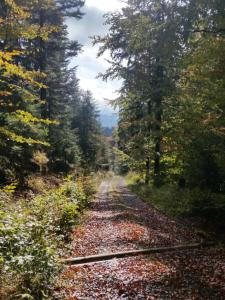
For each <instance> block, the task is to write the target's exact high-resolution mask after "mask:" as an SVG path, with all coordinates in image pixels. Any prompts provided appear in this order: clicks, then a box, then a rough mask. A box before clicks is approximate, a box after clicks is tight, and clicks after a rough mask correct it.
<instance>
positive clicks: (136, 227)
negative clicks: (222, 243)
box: [58, 180, 225, 300]
mask: <svg viewBox="0 0 225 300" xmlns="http://www.w3.org/2000/svg"><path fill="white" fill-rule="evenodd" d="M112 186H113V188H112ZM196 241H199V237H198V236H196V235H195V234H194V233H193V231H192V230H191V229H188V228H187V227H185V226H183V225H181V224H179V223H176V222H174V221H173V220H171V219H169V218H167V217H166V216H164V215H163V214H161V213H160V212H158V211H157V210H155V209H154V208H152V207H150V206H148V205H147V204H145V203H144V202H142V201H141V200H140V199H138V198H137V196H135V195H134V194H132V193H131V192H130V191H129V190H128V189H126V188H125V187H124V184H123V181H122V180H120V181H117V182H116V183H115V181H113V180H112V181H111V182H110V181H106V182H103V183H102V185H101V187H100V192H99V195H98V197H97V199H96V201H95V202H93V204H92V208H91V210H90V211H89V212H88V215H87V217H86V218H85V222H84V224H83V225H82V226H80V227H78V228H77V229H76V230H75V231H74V242H73V249H74V250H73V256H74V257H76V256H86V255H91V254H103V253H107V252H116V251H121V250H132V249H143V248H147V247H153V246H154V247H155V246H167V245H178V244H184V243H190V242H196ZM61 281H62V283H63V284H62V287H60V288H59V291H58V296H59V297H60V298H61V299H70V300H72V299H74V300H75V299H113V300H114V299H115V300H118V299H132V300H133V299H185V300H188V299H212V300H214V299H215V300H216V299H218V300H219V299H221V300H222V299H225V252H224V251H223V250H221V249H218V248H217V249H216V248H211V249H202V250H191V251H190V250H189V251H184V252H178V253H168V254H165V253H164V254H157V255H154V256H148V257H146V256H145V257H144V256H141V257H132V258H125V259H114V260H111V261H107V262H103V263H102V262H101V263H95V264H91V265H90V264H89V265H83V266H74V267H68V268H67V269H66V271H65V272H64V273H63V274H62V278H61Z"/></svg>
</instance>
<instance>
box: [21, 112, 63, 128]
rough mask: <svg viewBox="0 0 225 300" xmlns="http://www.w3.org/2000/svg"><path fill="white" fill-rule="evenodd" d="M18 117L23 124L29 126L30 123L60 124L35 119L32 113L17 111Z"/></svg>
mask: <svg viewBox="0 0 225 300" xmlns="http://www.w3.org/2000/svg"><path fill="white" fill-rule="evenodd" d="M16 117H17V118H18V119H20V120H21V121H22V122H23V123H25V124H29V123H43V124H47V125H50V124H58V122H57V121H53V120H49V119H41V118H36V117H34V116H33V115H32V114H31V113H29V112H27V111H23V110H17V111H16Z"/></svg>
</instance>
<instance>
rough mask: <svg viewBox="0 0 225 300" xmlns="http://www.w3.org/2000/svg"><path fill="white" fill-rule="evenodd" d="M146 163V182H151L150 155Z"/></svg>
mask: <svg viewBox="0 0 225 300" xmlns="http://www.w3.org/2000/svg"><path fill="white" fill-rule="evenodd" d="M145 165H146V174H145V183H146V184H149V181H150V157H147V159H146V163H145Z"/></svg>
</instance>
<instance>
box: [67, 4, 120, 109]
mask: <svg viewBox="0 0 225 300" xmlns="http://www.w3.org/2000/svg"><path fill="white" fill-rule="evenodd" d="M123 6H124V4H123V3H122V2H121V1H120V0H86V4H85V7H84V8H83V9H82V11H83V12H84V13H85V16H84V17H83V19H82V20H80V21H76V20H74V19H69V20H68V21H67V25H68V32H69V38H70V39H73V40H78V41H79V42H80V43H81V44H82V45H83V51H82V53H80V54H79V56H78V57H76V58H74V59H73V61H72V65H73V66H78V69H77V75H78V78H79V79H80V86H81V88H82V89H89V90H90V91H91V92H92V94H93V96H94V98H95V99H96V101H97V102H98V104H99V107H101V110H106V111H107V108H108V105H107V101H105V100H104V99H113V98H116V96H117V93H116V90H117V89H118V88H119V87H120V82H119V81H117V80H114V81H108V82H107V83H106V82H103V81H102V80H101V79H96V76H97V75H98V73H99V72H101V73H102V72H104V71H105V70H106V69H107V67H108V66H109V65H108V63H107V62H106V59H108V58H109V56H108V55H107V54H105V55H104V57H101V58H96V55H97V51H98V46H95V47H93V46H92V43H91V40H90V36H93V35H104V34H105V33H107V27H106V26H104V25H103V23H104V18H103V15H104V14H105V13H107V12H109V11H115V10H118V9H120V8H121V7H123Z"/></svg>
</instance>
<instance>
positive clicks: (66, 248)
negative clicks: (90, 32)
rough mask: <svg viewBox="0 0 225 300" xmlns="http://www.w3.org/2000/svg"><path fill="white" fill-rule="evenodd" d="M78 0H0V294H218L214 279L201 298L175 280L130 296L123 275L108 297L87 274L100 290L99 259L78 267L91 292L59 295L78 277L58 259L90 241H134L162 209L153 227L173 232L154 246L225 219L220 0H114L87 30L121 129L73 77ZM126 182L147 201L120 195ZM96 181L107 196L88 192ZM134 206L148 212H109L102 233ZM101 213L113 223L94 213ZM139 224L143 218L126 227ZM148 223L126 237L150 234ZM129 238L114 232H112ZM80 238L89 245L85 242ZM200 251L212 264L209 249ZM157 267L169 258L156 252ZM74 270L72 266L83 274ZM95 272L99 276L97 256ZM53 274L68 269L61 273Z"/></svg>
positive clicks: (216, 235)
mask: <svg viewBox="0 0 225 300" xmlns="http://www.w3.org/2000/svg"><path fill="white" fill-rule="evenodd" d="M84 5H85V1H83V0H0V299H2V300H7V299H34V300H42V299H84V298H82V297H83V295H84V296H87V298H85V299H121V298H120V297H122V298H125V299H222V298H220V295H222V294H219V293H220V291H219V288H217V287H216V288H215V289H214V290H213V289H210V288H209V287H207V289H205V288H203V286H202V285H201V288H202V289H203V290H204V291H205V293H208V294H207V296H205V295H206V294H204V296H202V298H201V297H200V298H197V297H196V298H195V297H194V296H193V298H187V297H186V298H182V297H183V296H182V295H181V294H179V295H180V296H179V297H178V296H177V298H176V297H175V296H174V295H175V294H176V293H178V292H177V290H174V294H171V295H172V296H171V298H166V297H167V296H165V294H160V295H158V296H157V297H158V298H157V297H156V298H154V297H153V298H146V297H147V296H144V297H145V298H138V297H139V296H137V297H136V296H134V294H132V295H133V296H132V295H131V294H129V293H128V294H127V293H126V292H125V291H124V290H123V289H124V286H123V287H120V288H118V286H119V284H121V283H118V282H117V283H116V284H115V286H116V288H115V290H116V291H117V292H118V293H119V294H118V295H119V296H118V295H117V296H115V295H114V296H115V297H114V298H113V297H112V295H111V294H110V295H111V296H110V297H108V296H106V294H107V293H108V292H111V290H113V288H111V286H109V287H108V286H107V284H108V283H107V284H106V283H105V285H104V284H102V283H101V284H102V286H101V284H99V285H98V284H95V288H96V286H97V287H98V288H99V289H102V290H104V288H105V289H106V292H105V293H106V294H104V295H105V296H104V295H103V296H102V298H99V296H98V295H101V292H102V290H101V291H100V292H99V291H98V293H99V294H97V292H96V295H97V296H96V295H95V296H93V294H92V293H93V290H91V291H90V293H89V294H87V293H88V289H91V287H92V284H93V282H94V279H93V280H92V279H90V278H91V276H94V275H93V273H94V272H95V271H96V270H94V272H93V273H92V271H91V269H90V274H91V275H90V276H89V275H88V278H87V277H85V276H87V274H88V271H85V272H84V273H85V275H82V276H84V277H85V278H86V281H87V282H89V281H90V282H91V283H90V285H89V284H87V286H86V291H87V293H86V292H84V293H83V295H82V297H81V298H79V297H78V296H76V295H75V294H76V293H74V295H75V296H71V294H68V293H69V292H68V291H71V290H72V289H74V285H76V282H74V281H75V280H74V281H73V287H71V280H72V279H71V278H72V277H70V276H72V275H71V274H72V272H73V271H71V273H69V272H68V273H62V272H63V271H62V269H63V268H62V258H65V257H68V256H71V255H72V254H75V255H76V256H77V255H82V256H83V255H86V254H87V252H85V251H84V252H82V251H83V250H82V249H83V248H85V247H87V245H88V247H89V248H88V250H90V249H91V251H90V252H91V254H99V251H101V250H102V249H104V251H105V249H108V248H107V247H106V246H104V244H103V245H102V246H101V247H100V246H99V244H100V242H102V241H103V242H104V239H105V240H106V242H105V243H106V245H107V242H108V239H109V238H110V237H111V238H114V234H115V232H116V233H118V232H119V231H120V230H123V228H126V230H128V229H129V230H130V233H129V230H128V231H127V232H128V233H127V232H126V235H128V236H129V237H133V240H132V242H133V241H136V239H137V237H138V236H139V235H140V232H142V231H144V229H143V228H139V227H138V226H140V224H142V225H143V224H145V225H146V224H147V225H146V226H152V228H156V227H157V226H158V225H157V224H158V223H160V222H161V223H162V224H161V223H160V225H159V230H165V228H167V227H168V228H169V229H170V230H171V235H169V234H168V232H166V233H161V236H160V234H159V236H160V238H158V235H157V237H156V238H155V239H153V242H154V241H155V240H157V239H158V240H159V241H158V240H157V241H158V242H156V246H163V245H164V244H165V245H166V246H168V245H170V246H171V245H174V243H176V242H180V243H183V242H184V240H185V239H186V238H187V239H190V241H191V240H193V241H196V240H197V238H196V235H195V232H196V231H198V232H199V233H200V235H201V237H203V238H204V239H205V238H207V239H208V238H210V239H211V238H213V239H215V240H216V241H219V242H222V243H223V239H224V229H225V197H224V193H225V156H224V147H225V101H224V95H225V2H224V0H213V1H212V0H169V1H168V0H127V1H125V3H124V7H123V8H122V9H121V10H118V11H113V12H110V13H108V14H106V15H105V26H106V27H107V31H106V34H105V35H102V36H98V35H96V36H93V37H91V39H92V42H93V46H96V45H97V46H98V47H99V48H98V49H99V50H98V51H99V52H98V57H101V56H103V57H104V55H106V56H107V55H108V54H109V55H110V59H107V63H108V64H109V68H108V69H107V70H106V72H105V73H101V74H99V80H104V81H108V80H114V79H119V80H120V82H121V88H120V90H119V96H118V97H117V98H116V99H114V100H111V106H112V107H114V108H116V109H118V111H119V113H118V115H119V117H118V126H117V127H116V128H108V127H104V128H102V127H101V124H100V121H99V120H100V118H99V111H98V105H97V103H96V100H95V99H94V97H93V96H92V93H91V91H89V90H83V89H82V88H81V87H80V83H79V78H78V76H77V67H71V60H72V59H74V58H76V57H77V56H78V55H79V53H80V52H81V51H82V45H81V44H80V43H79V41H77V40H71V39H69V37H68V28H67V25H66V20H67V19H69V18H70V19H75V20H76V22H79V20H80V19H82V18H83V17H84V13H83V11H82V8H83V7H84ZM96 59H97V58H96ZM112 178H113V179H112ZM115 178H116V179H115ZM118 178H119V179H118ZM107 180H108V181H107ZM110 180H112V182H111V181H110ZM116 180H117V181H116ZM102 182H103V188H102V190H101V183H102ZM107 182H108V183H107ZM109 182H110V183H109ZM124 182H125V183H126V186H128V188H129V189H130V190H131V191H132V192H133V193H135V194H136V195H137V194H138V195H139V196H140V197H141V199H142V200H143V201H145V204H146V203H147V205H148V206H146V207H150V208H146V207H145V206H144V205H145V204H140V203H141V202H140V201H141V200H140V201H139V200H137V202H136V203H134V202H131V200H129V199H128V200H127V197H128V196H129V195H130V194H128V192H127V190H123V188H124V187H123V185H124ZM126 188H127V187H126ZM98 189H100V193H101V194H100V195H102V196H101V197H99V199H100V200H99V201H101V199H102V198H104V202H103V204H101V203H100V204H99V203H98V202H97V204H96V202H94V203H93V201H92V200H93V199H94V198H95V197H94V195H95V194H96V193H97V192H98ZM117 190H118V191H117ZM110 193H114V194H112V196H111V198H110V196H109V195H110ZM121 195H123V196H122V198H120V197H121ZM130 197H131V198H132V197H133V194H132V195H130ZM135 197H137V196H135ZM96 198H97V197H96ZM112 199H113V200H112ZM118 199H119V200H118ZM132 199H133V198H132ZM107 201H108V202H109V204H108V206H107ZM113 201H117V202H118V203H117V202H115V203H116V204H115V203H114V204H113ZM123 201H124V203H125V204H121V203H122V202H123ZM143 203H144V202H143ZM149 204H150V206H149ZM114 205H115V207H114ZM132 205H133V206H134V208H133V210H135V211H138V212H140V214H142V215H141V216H139V217H143V220H144V221H143V222H142V221H138V222H137V224H138V225H137V224H135V220H139V219H138V217H137V216H136V215H135V216H134V217H133V219H132V222H131V223H129V226H128V225H126V224H127V223H125V225H124V223H122V225H121V224H120V226H119V227H116V226H117V225H118V224H117V223H116V225H115V223H112V224H113V225H112V226H111V225H110V226H109V232H110V233H107V234H106V236H105V237H102V236H104V233H102V236H101V232H103V231H104V229H107V226H108V225H107V224H111V223H110V222H113V221H115V222H118V219H119V218H120V217H121V216H122V215H123V214H124V216H123V218H125V219H126V218H128V217H127V215H129V214H130V209H131V210H132V207H131V206H132ZM93 207H94V208H95V210H96V211H97V212H95V213H96V214H94V213H93V212H92V214H93V219H94V221H93V219H91V222H93V223H90V224H91V226H90V228H89V227H88V229H87V235H85V234H86V233H85V226H84V228H81V227H79V226H80V225H78V223H79V222H80V221H79V220H80V217H81V215H82V213H83V212H84V211H86V210H87V208H88V209H89V210H91V209H93ZM120 207H122V208H121V211H119V212H118V214H117V215H116V216H114V215H113V213H115V212H117V210H118V208H120ZM153 207H155V208H156V209H157V210H155V211H154V210H153V209H154V208H153ZM124 208H125V210H124ZM110 209H111V210H112V211H110ZM122 209H123V210H122ZM148 209H149V210H148ZM160 211H161V212H162V213H163V214H162V215H157V214H159V213H160ZM147 212H148V213H149V215H146V213H147ZM107 213H108V219H107V218H106V219H107V222H108V223H107V222H106V221H102V220H103V219H104V218H103V216H104V214H106V215H107ZM97 214H99V216H98V217H96V215H97ZM101 214H102V215H101ZM164 214H166V215H167V216H168V218H174V220H176V221H177V220H179V221H181V223H182V224H183V223H185V224H188V228H189V229H188V230H189V231H188V230H187V229H186V227H185V229H183V227H182V229H181V227H180V226H181V225H176V226H177V228H178V229H176V228H175V227H174V226H175V225H174V224H175V221H171V222H170V221H168V220H169V219H166V218H165V215H164ZM148 216H149V217H148ZM156 216H157V217H156ZM129 218H130V215H129ZM129 218H128V219H129ZM128 219H126V222H128ZM100 220H101V221H100ZM101 222H102V223H101ZM168 222H169V223H168ZM134 224H135V225H134ZM149 224H150V225H149ZM178 224H180V223H178ZM77 225H78V226H77ZM126 226H127V227H126ZM135 226H137V227H138V228H139V229H138V230H137V229H135V230H136V232H135V233H131V229H132V228H133V227H135ZM143 226H144V225H143ZM182 226H183V225H182ZM114 227H115V228H117V229H115V232H113V233H112V231H110V230H112V228H114ZM128 227H129V228H128ZM74 228H78V229H76V230H77V231H76V230H75V229H74ZM99 228H100V229H99ZM118 228H119V229H118ZM127 228H128V229H127ZM135 228H136V227H135ZM190 228H191V230H190ZM196 228H197V229H196ZM74 230H75V231H74ZM107 230H108V229H107ZM132 230H133V229H132ZM155 231H156V230H155ZM96 232H98V234H96ZM137 232H138V233H137ZM192 232H193V235H192ZM154 234H156V233H154ZM176 234H177V238H172V236H176ZM115 235H116V234H115ZM143 236H145V241H142V243H140V244H138V246H137V245H136V246H135V247H134V248H135V249H139V248H140V247H142V246H143V245H144V246H145V247H147V246H149V245H150V246H152V245H153V246H154V245H155V244H154V243H153V244H152V243H151V242H149V243H147V240H146V239H148V238H146V236H147V235H146V234H144V233H143ZM162 236H163V237H164V238H162ZM168 236H169V238H168V240H166V237H168ZM92 238H93V239H94V240H91V239H92ZM116 238H118V237H117V236H116V237H115V239H116ZM98 239H99V241H97V240H98ZM125 240H126V239H125V238H124V236H122V238H120V240H119V242H118V245H119V243H125V242H124V241H125ZM188 241H189V240H187V242H188ZM79 242H80V243H81V244H82V245H85V246H84V247H83V248H82V245H81V246H80V247H81V248H82V249H81V250H80V249H79V245H78V243H79ZM88 243H89V244H88ZM95 243H98V247H99V248H96V249H97V250H96V249H95V248H93V247H94V246H93V245H94V244H95ZM163 243H164V244H163ZM115 244H116V242H115ZM109 245H110V247H112V243H111V244H110V243H109ZM116 245H117V244H116ZM118 245H117V246H118ZM131 245H132V243H131V242H130V241H129V243H128V244H121V247H124V248H125V249H126V250H127V249H128V247H130V246H131ZM96 247H97V246H96ZM137 247H139V248H137ZM222 247H223V246H222ZM77 248H78V250H77V251H75V250H76V249H77ZM142 248H143V247H142ZM74 249H75V250H74ZM93 249H94V250H93ZM113 249H114V250H115V249H116V247H113ZM92 250H93V251H92ZM108 250H110V249H108ZM117 250H121V249H120V248H118V249H117ZM111 252H112V251H111ZM88 253H89V252H88ZM209 256H210V253H209ZM193 257H194V255H193ZM214 257H215V260H216V258H217V253H215V255H214ZM221 257H222V255H220V256H219V259H220V260H221ZM179 259H180V257H179ZM191 259H192V258H190V262H191ZM149 261H150V258H149ZM153 261H154V260H153ZM177 261H178V259H177V258H176V264H177ZM205 261H206V262H207V263H208V264H209V260H208V257H207V259H205ZM197 262H198V263H199V260H197ZM148 263H149V262H148ZM167 263H168V262H167ZM207 263H205V265H204V268H206V265H207ZM210 263H211V261H210ZM169 264H170V263H168V265H169ZM191 264H192V265H194V264H195V263H194V262H193V261H192V262H191V263H190V265H191ZM221 264H222V263H221V261H220V263H218V265H219V266H221ZM149 268H151V266H150V267H149V266H148V270H150V269H149ZM157 268H158V269H160V268H162V270H163V268H164V270H163V271H165V269H166V267H165V264H161V263H158V265H157V267H155V269H154V270H156V269H157ZM168 268H169V267H168ZM187 268H188V267H187ZM158 269H157V270H158ZM201 269H203V267H200V266H199V270H201ZM211 269H215V266H212V268H211ZM109 270H110V269H109ZM128 270H130V271H129V272H128V273H129V274H130V273H132V272H133V271H134V269H132V268H131V267H130V269H129V268H128ZM160 270H161V269H160ZM221 270H222V267H221ZM83 271H84V269H78V272H77V273H78V274H80V275H79V276H81V274H82V272H83ZM163 271H162V272H163ZM79 272H80V273H79ZM98 272H99V273H100V275H99V277H98V280H100V279H99V278H101V280H102V278H103V277H101V276H102V275H101V274H102V272H103V271H102V269H101V270H100V271H99V270H98V271H96V273H98ZM110 272H111V271H109V273H110ZM115 272H116V271H115ZM145 272H146V273H147V271H146V270H145ZM160 272H161V271H160ZM166 272H169V271H168V270H167V271H166ZM182 272H183V269H182ZM182 272H181V273H182ZM218 272H220V271H218ZM74 273H76V272H74ZM153 273H154V274H155V271H154V272H153ZM203 273H204V272H203ZM205 273H206V272H205ZM205 273H204V274H205ZM60 274H61V275H60ZM62 274H63V275H62ZM65 274H66V275H65ZM68 274H69V275H68ZM148 274H150V271H149V273H148ZM171 274H172V273H171ZM182 274H183V273H182ZM136 275H137V274H136ZM136 275H135V276H136ZM167 275H168V274H167ZM60 276H61V277H60ZM68 276H69V277H68ZM110 276H111V275H108V277H107V278H109V277H110ZM135 276H134V277H135ZM151 276H153V275H151ZM171 276H172V275H171ZM182 276H184V277H185V276H186V275H185V274H183V275H182ZM221 276H222V275H221ZM62 277H63V278H64V277H65V278H67V277H68V278H69V279H68V278H67V279H68V280H67V284H66V286H63V284H64V285H65V283H62V282H64V281H63V280H62ZM124 277H126V275H124ZM192 277H193V278H194V276H192ZM212 277H213V276H212ZM65 278H64V279H65ZM213 278H214V277H213ZM221 278H222V277H220V278H219V279H218V282H217V283H216V284H218V286H219V284H220V281H221ZM95 280H96V279H95ZM113 280H114V279H113ZM113 280H112V281H113ZM68 281H70V285H69V287H68ZM174 281H176V280H174ZM96 282H97V281H96ZM121 282H122V281H121ZM165 282H166V283H163V285H162V286H160V290H161V289H163V288H165V286H166V285H167V283H168V282H169V281H168V280H167V279H166V281H165ZM169 284H170V283H169ZM171 284H172V283H171ZM201 284H202V281H201ZM212 284H214V285H215V280H214V281H213V283H212ZM139 285H140V286H142V285H143V281H141V284H139ZM198 285H200V283H198ZM209 285H210V284H209ZM62 286H63V287H62ZM83 286H85V285H83ZM193 286H194V287H193V291H194V292H196V289H195V285H194V284H193ZM100 287H101V288H100ZM92 288H93V287H92ZM132 288H133V287H132ZM132 288H131V287H130V289H132ZM173 288H174V289H176V288H178V290H179V287H177V286H176V287H174V285H173V286H172V288H171V290H170V292H171V291H172V290H173ZM93 289H94V288H93ZM121 289H122V292H121ZM62 290H63V293H62ZM81 290H82V288H81V289H80V290H79V292H80V291H81ZM158 290H159V289H158ZM223 291H224V290H223ZM80 293H81V292H80ZM145 293H147V292H146V291H145V292H143V295H148V293H147V294H145ZM168 293H169V292H168ZM171 293H172V292H171ZM66 295H69V296H68V297H67V296H66ZM90 295H91V297H92V296H93V297H94V298H88V297H89V296H90ZM123 295H125V296H123ZM127 295H128V296H127ZM162 295H163V296H162ZM199 295H200V292H199V293H198V295H197V296H199ZM201 295H203V294H201ZM213 295H214V296H213ZM215 295H216V296H215ZM218 295H219V296H218ZM195 296H196V294H195ZM104 297H105V298H104ZM129 297H130V298H129ZM207 297H208V298H207ZM216 297H218V298H216Z"/></svg>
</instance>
